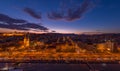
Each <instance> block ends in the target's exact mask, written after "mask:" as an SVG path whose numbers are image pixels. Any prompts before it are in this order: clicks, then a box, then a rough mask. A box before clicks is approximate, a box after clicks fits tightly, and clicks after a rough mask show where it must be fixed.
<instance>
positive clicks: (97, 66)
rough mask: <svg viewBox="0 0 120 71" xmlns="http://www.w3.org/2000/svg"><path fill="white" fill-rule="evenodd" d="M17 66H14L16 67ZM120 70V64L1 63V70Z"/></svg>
mask: <svg viewBox="0 0 120 71" xmlns="http://www.w3.org/2000/svg"><path fill="white" fill-rule="evenodd" d="M13 66H14V67H15V68H14V67H13ZM6 67H7V68H8V69H9V70H6V71H120V64H105V63H101V64H89V65H87V64H40V63H21V64H17V66H15V65H14V64H12V63H0V69H1V70H0V71H5V69H7V68H6Z"/></svg>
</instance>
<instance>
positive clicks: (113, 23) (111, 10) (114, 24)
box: [0, 0, 120, 33]
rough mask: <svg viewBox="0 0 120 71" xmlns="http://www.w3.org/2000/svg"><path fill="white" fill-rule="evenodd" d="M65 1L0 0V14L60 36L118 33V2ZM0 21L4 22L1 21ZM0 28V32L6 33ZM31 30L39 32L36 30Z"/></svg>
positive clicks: (115, 0) (111, 0)
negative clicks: (60, 34) (40, 26)
mask: <svg viewBox="0 0 120 71" xmlns="http://www.w3.org/2000/svg"><path fill="white" fill-rule="evenodd" d="M67 1H68V2H67ZM67 1H65V0H53V1H49V0H34V1H30V0H11V1H8V0H1V2H0V14H3V15H7V16H9V17H10V18H14V19H16V20H18V19H20V20H25V21H27V23H34V24H37V25H42V26H43V27H46V28H48V29H49V30H51V31H52V30H54V31H56V32H59V33H84V32H85V33H88V32H90V33H95V32H98V33H99V32H100V33H120V32H119V30H120V28H119V26H120V24H119V23H120V21H119V18H120V14H119V12H120V9H119V8H120V5H119V2H120V1H119V0H114V1H113V0H109V1H107V0H106V1H104V0H99V1H98V0H74V1H73V0H67ZM71 10H72V11H71ZM76 13H77V14H76ZM0 22H3V20H1V19H0ZM39 23H40V24H39ZM27 25H29V24H27ZM0 27H1V28H0V31H4V32H6V31H8V30H6V29H2V28H3V27H2V26H0ZM29 28H31V27H29ZM32 28H33V27H32ZM7 29H8V28H7ZM9 29H11V28H9ZM34 29H36V28H34ZM12 31H14V30H12ZM25 31H26V30H25ZM30 31H32V32H34V31H35V32H36V31H37V32H39V31H38V29H37V30H31V29H30Z"/></svg>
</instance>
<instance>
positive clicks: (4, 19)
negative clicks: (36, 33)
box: [0, 14, 48, 31]
mask: <svg viewBox="0 0 120 71" xmlns="http://www.w3.org/2000/svg"><path fill="white" fill-rule="evenodd" d="M0 28H7V29H16V30H30V29H37V30H43V31H45V30H48V29H47V28H46V27H44V26H41V25H37V24H35V23H29V22H27V21H25V20H21V19H14V18H11V17H9V16H7V15H4V14H0Z"/></svg>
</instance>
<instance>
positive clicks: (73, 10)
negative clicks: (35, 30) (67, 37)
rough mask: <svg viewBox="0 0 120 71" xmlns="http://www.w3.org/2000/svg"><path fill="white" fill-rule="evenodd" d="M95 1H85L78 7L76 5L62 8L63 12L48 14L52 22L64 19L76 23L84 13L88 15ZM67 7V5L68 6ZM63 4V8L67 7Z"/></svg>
mask: <svg viewBox="0 0 120 71" xmlns="http://www.w3.org/2000/svg"><path fill="white" fill-rule="evenodd" d="M93 4H94V1H93V0H84V1H83V2H82V3H81V4H79V5H78V6H77V5H76V4H74V5H71V6H69V7H68V6H67V8H66V7H62V8H61V11H51V12H49V13H48V14H47V16H48V18H49V19H52V20H61V19H64V20H66V21H74V20H77V19H80V18H81V17H82V16H83V15H84V13H86V12H87V11H88V10H89V9H91V8H92V7H93ZM66 5H67V4H66ZM66 5H64V4H63V6H66Z"/></svg>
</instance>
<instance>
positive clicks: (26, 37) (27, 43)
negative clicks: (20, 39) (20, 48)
mask: <svg viewBox="0 0 120 71" xmlns="http://www.w3.org/2000/svg"><path fill="white" fill-rule="evenodd" d="M29 46H30V39H29V35H28V36H27V35H25V37H24V47H29Z"/></svg>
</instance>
